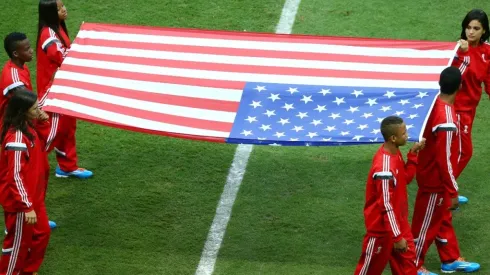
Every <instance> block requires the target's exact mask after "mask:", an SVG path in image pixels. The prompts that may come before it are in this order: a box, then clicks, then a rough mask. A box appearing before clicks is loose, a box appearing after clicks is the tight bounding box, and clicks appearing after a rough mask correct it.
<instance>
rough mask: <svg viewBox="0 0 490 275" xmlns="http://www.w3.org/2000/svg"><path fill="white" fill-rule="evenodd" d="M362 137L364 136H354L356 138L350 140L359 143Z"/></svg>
mask: <svg viewBox="0 0 490 275" xmlns="http://www.w3.org/2000/svg"><path fill="white" fill-rule="evenodd" d="M363 137H364V136H360V135H356V136H354V137H353V138H352V140H354V139H355V140H357V141H359V140H361V138H363Z"/></svg>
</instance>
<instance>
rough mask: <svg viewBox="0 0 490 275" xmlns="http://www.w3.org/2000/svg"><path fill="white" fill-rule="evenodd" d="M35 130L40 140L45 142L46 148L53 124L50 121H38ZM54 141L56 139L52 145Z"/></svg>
mask: <svg viewBox="0 0 490 275" xmlns="http://www.w3.org/2000/svg"><path fill="white" fill-rule="evenodd" d="M35 129H36V133H37V135H38V137H39V139H40V140H41V141H42V142H43V146H46V144H47V142H48V138H49V135H50V133H51V123H50V121H49V119H48V120H47V121H36V124H35ZM53 139H54V138H52V139H51V141H50V143H51V142H52V141H53Z"/></svg>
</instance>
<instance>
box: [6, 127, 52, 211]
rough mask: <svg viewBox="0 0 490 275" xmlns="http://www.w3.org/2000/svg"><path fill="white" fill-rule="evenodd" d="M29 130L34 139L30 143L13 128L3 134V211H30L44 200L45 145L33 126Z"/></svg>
mask: <svg viewBox="0 0 490 275" xmlns="http://www.w3.org/2000/svg"><path fill="white" fill-rule="evenodd" d="M44 123H46V122H44ZM44 123H43V124H44ZM29 131H30V132H31V133H32V134H33V136H34V139H33V141H32V142H31V141H30V140H29V138H28V137H27V136H26V135H24V134H22V132H21V131H16V130H14V129H12V130H10V131H9V132H8V133H7V134H6V135H5V138H4V140H3V142H2V148H1V154H0V204H1V205H2V206H3V209H4V211H5V212H29V211H31V210H32V209H33V208H34V207H36V205H39V204H40V203H42V200H44V194H45V192H46V182H45V180H44V171H45V170H44V169H45V166H44V162H45V160H46V152H45V151H44V142H43V141H42V139H41V138H40V137H39V135H38V133H37V132H36V131H35V130H34V129H33V128H32V127H29Z"/></svg>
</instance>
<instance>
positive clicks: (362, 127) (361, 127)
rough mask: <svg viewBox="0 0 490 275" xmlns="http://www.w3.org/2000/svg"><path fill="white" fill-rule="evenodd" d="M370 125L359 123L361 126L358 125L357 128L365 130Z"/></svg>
mask: <svg viewBox="0 0 490 275" xmlns="http://www.w3.org/2000/svg"><path fill="white" fill-rule="evenodd" d="M368 127H369V126H368V125H367V124H359V127H357V129H361V130H364V129H366V128H368Z"/></svg>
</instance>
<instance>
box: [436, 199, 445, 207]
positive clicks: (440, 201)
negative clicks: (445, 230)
mask: <svg viewBox="0 0 490 275" xmlns="http://www.w3.org/2000/svg"><path fill="white" fill-rule="evenodd" d="M443 201H444V198H439V203H438V204H437V206H441V205H442V202H443Z"/></svg>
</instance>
